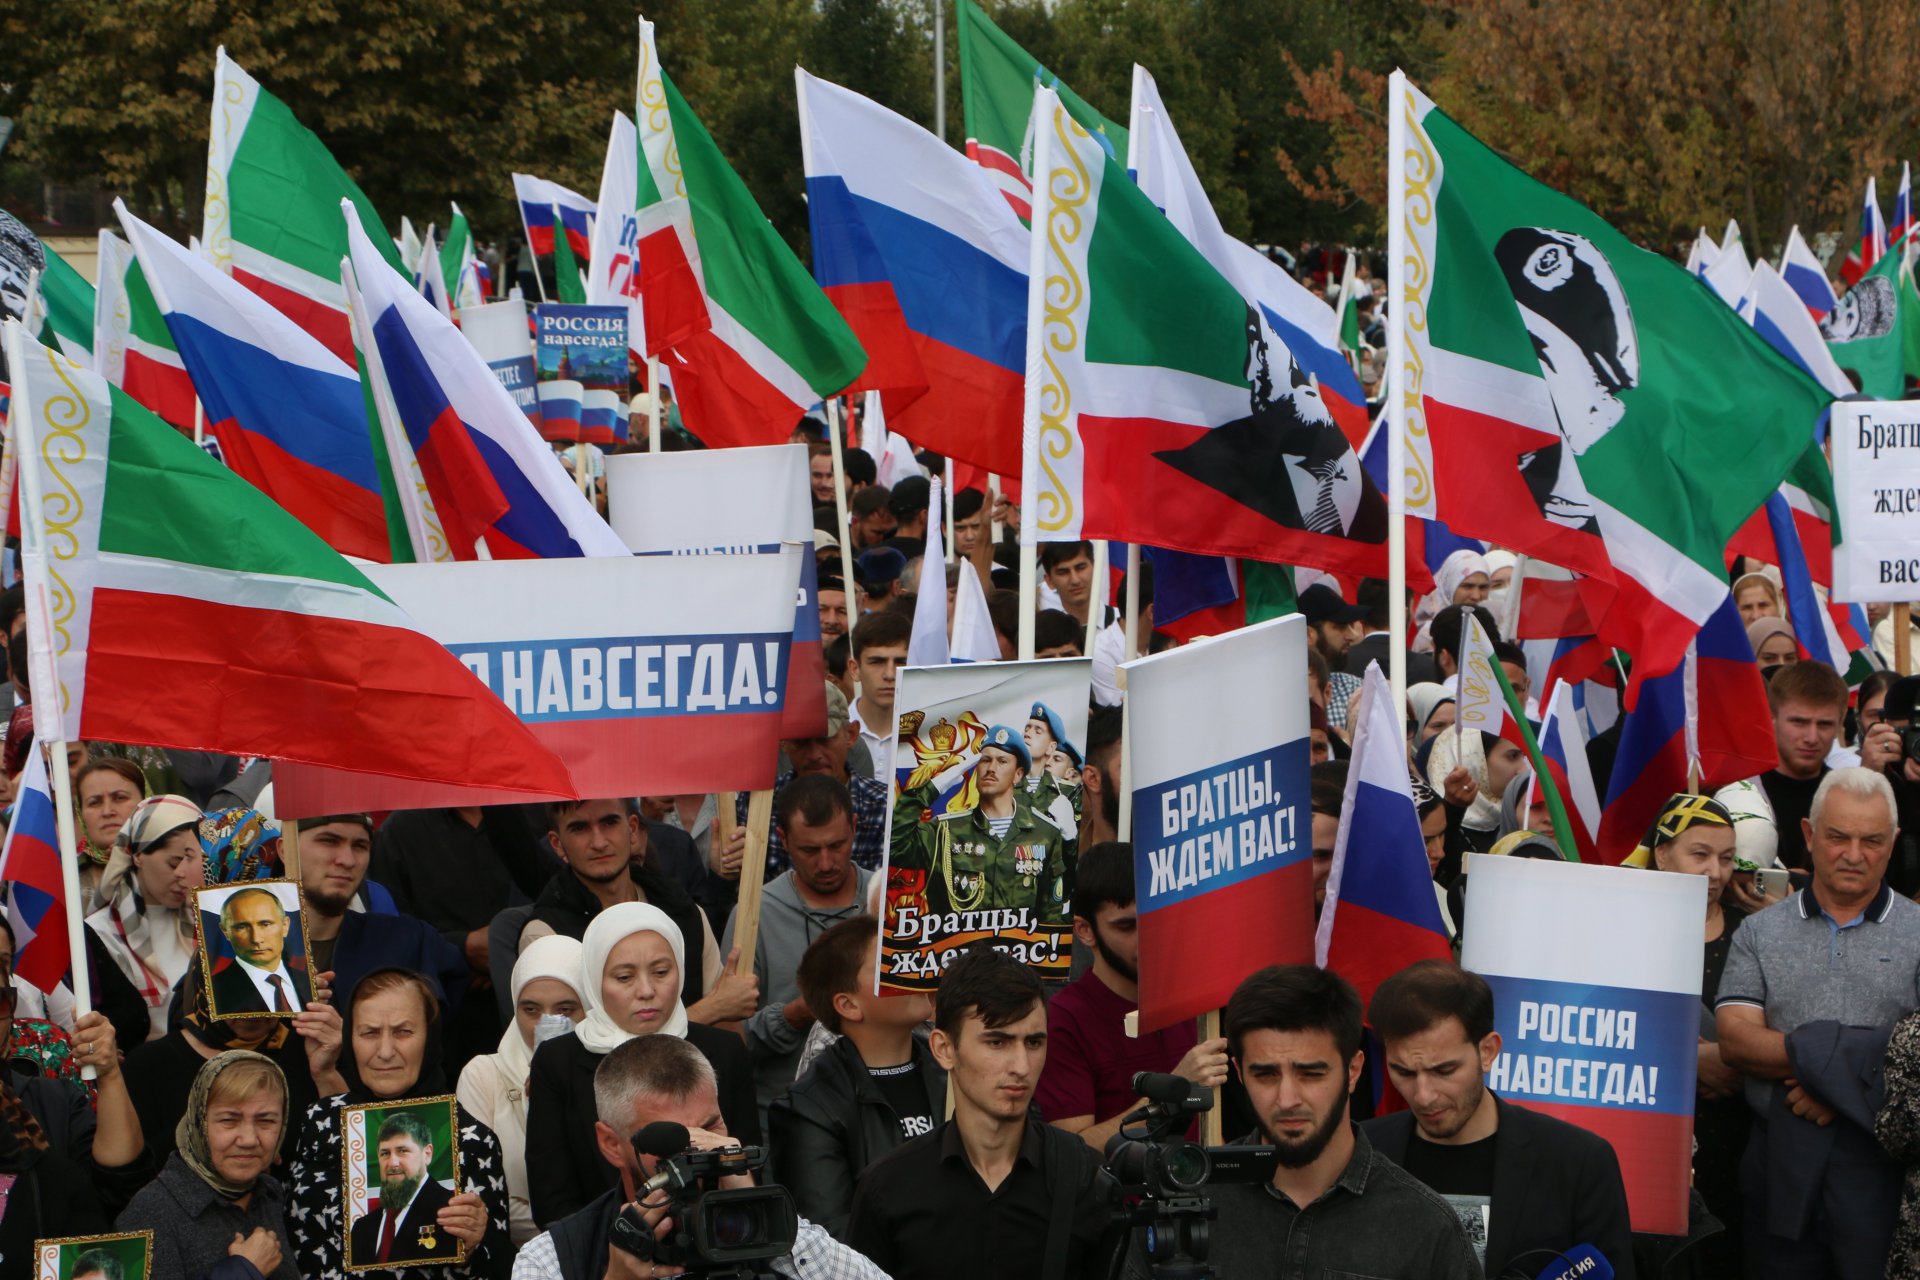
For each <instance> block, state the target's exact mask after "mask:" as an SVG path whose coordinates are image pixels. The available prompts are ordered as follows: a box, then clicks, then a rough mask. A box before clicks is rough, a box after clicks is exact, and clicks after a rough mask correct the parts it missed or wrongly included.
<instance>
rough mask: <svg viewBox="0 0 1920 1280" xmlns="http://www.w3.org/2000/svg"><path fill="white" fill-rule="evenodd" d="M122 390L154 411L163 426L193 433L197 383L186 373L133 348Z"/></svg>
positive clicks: (122, 382) (123, 377) (128, 353)
mask: <svg viewBox="0 0 1920 1280" xmlns="http://www.w3.org/2000/svg"><path fill="white" fill-rule="evenodd" d="M120 389H121V390H122V391H124V392H126V393H127V394H128V395H129V396H131V397H133V398H134V399H135V400H136V401H138V402H139V403H141V404H142V405H145V406H146V407H147V408H149V409H151V410H153V412H154V413H155V414H157V415H158V416H159V418H160V420H161V421H162V422H168V423H171V424H173V425H174V426H176V427H178V428H180V429H181V430H182V431H185V432H186V433H188V434H189V435H191V434H192V433H193V402H194V394H193V379H192V378H189V377H188V376H187V371H186V370H185V369H182V368H180V367H178V366H177V365H170V364H162V363H161V362H160V361H158V360H150V359H148V358H147V357H146V356H144V355H142V354H140V353H139V352H138V351H135V350H132V349H131V348H129V349H128V351H127V363H126V369H125V371H124V372H123V373H122V375H121V378H120Z"/></svg>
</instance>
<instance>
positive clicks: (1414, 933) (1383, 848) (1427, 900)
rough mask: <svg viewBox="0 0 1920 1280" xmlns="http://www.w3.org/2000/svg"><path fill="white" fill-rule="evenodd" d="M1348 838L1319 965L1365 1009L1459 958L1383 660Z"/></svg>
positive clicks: (1351, 773) (1319, 938) (1354, 785)
mask: <svg viewBox="0 0 1920 1280" xmlns="http://www.w3.org/2000/svg"><path fill="white" fill-rule="evenodd" d="M1358 699H1359V700H1360V701H1361V703H1362V711H1361V716H1360V723H1359V724H1358V725H1357V726H1356V727H1355V731H1354V737H1353V759H1352V761H1351V764H1350V766H1349V768H1348V770H1347V793H1346V798H1345V800H1343V801H1342V802H1341V805H1340V833H1339V835H1337V836H1336V837H1335V838H1334V845H1333V867H1332V869H1331V870H1329V871H1328V872H1327V897H1326V901H1325V903H1324V904H1323V905H1322V906H1321V908H1320V925H1319V929H1318V931H1317V932H1316V933H1315V935H1314V943H1313V945H1314V955H1315V963H1317V964H1319V966H1320V967H1321V968H1323V969H1331V970H1333V971H1334V972H1335V973H1338V974H1339V975H1340V976H1341V977H1343V978H1345V979H1346V980H1347V981H1348V982H1351V983H1352V984H1353V985H1354V989H1355V990H1357V991H1358V992H1359V993H1360V1003H1361V1005H1362V1006H1363V1007H1364V1006H1365V1005H1366V1003H1367V1001H1369V1000H1371V999H1372V998H1373V993H1374V990H1375V989H1376V988H1378V987H1379V985H1380V984H1381V983H1382V982H1385V981H1386V980H1387V979H1388V978H1390V977H1392V976H1393V975H1394V974H1396V973H1398V972H1400V970H1402V969H1404V968H1406V967H1407V966H1408V965H1410V964H1412V963H1414V962H1415V961H1417V960H1446V959H1450V958H1451V957H1452V955H1453V948H1452V945H1451V943H1450V942H1449V940H1448V938H1447V927H1446V925H1445V923H1444V922H1443V921H1442V920H1441V918H1440V902H1439V898H1438V897H1437V896H1436V895H1435V893H1434V888H1433V871H1432V864H1431V863H1429V862H1428V861H1427V846H1426V841H1425V839H1424V838H1423V837H1422V836H1421V835H1420V811H1419V810H1418V809H1417V808H1416V807H1415V806H1414V803H1413V786H1412V783H1411V781H1410V779H1409V776H1408V773H1407V737H1406V726H1405V725H1404V724H1402V723H1401V721H1400V717H1399V715H1398V714H1397V713H1396V712H1395V710H1394V700H1393V690H1392V689H1391V688H1390V687H1389V686H1388V684H1387V678H1386V677H1385V676H1384V675H1382V674H1381V673H1380V664H1379V663H1377V662H1374V663H1369V664H1368V665H1367V674H1366V677H1365V680H1364V683H1363V685H1362V691H1361V693H1360V694H1359V695H1358Z"/></svg>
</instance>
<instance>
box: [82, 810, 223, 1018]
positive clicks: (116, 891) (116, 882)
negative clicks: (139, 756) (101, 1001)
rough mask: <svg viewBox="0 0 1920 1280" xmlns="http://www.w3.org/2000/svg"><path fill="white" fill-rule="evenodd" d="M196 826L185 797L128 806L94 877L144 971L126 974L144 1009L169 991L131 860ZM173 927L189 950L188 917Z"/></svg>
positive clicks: (185, 914) (178, 918)
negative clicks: (103, 866) (103, 863)
mask: <svg viewBox="0 0 1920 1280" xmlns="http://www.w3.org/2000/svg"><path fill="white" fill-rule="evenodd" d="M199 821H200V806H199V805H197V804H195V803H194V802H193V801H191V800H189V799H187V798H186V797H185V796H151V797H149V798H148V799H145V800H142V801H141V802H140V803H139V804H138V805H136V806H134V810H133V812H132V813H131V814H130V815H128V817H127V821H126V825H124V826H122V827H121V828H120V834H119V835H118V836H116V837H114V841H113V855H112V856H111V857H110V858H108V859H107V869H106V870H105V871H104V872H102V873H101V876H100V900H101V901H102V902H104V903H105V904H106V906H107V909H108V911H109V913H110V915H111V917H112V921H113V926H114V928H115V929H117V930H118V931H119V933H120V936H121V937H122V938H124V939H126V943H127V949H128V950H129V951H131V952H133V955H134V958H135V959H136V960H138V961H139V962H140V968H141V969H142V970H143V971H144V978H143V977H142V976H141V975H136V974H128V975H127V976H128V977H129V978H131V979H133V982H134V986H135V987H137V988H138V989H139V991H140V997H141V999H143V1000H145V1001H146V1002H147V1003H148V1004H149V1005H159V1004H162V1003H164V1002H165V1000H166V995H167V991H168V989H169V988H171V987H172V986H173V983H172V982H171V981H169V980H168V978H167V975H166V974H165V973H164V972H163V971H162V969H161V965H160V962H159V960H157V959H156V958H155V957H154V947H153V922H152V920H151V919H150V918H149V917H148V915H147V904H146V900H145V899H143V898H142V897H141V896H140V877H139V875H138V874H137V872H136V868H135V867H134V864H133V858H134V855H135V854H140V853H146V852H147V851H149V850H151V849H153V848H154V847H155V846H157V845H158V844H160V843H161V842H162V841H163V840H165V839H166V838H167V837H168V836H171V835H172V834H173V833H174V832H176V831H180V830H184V829H190V828H192V827H193V825H194V824H195V823H197V822H199ZM173 927H174V928H175V929H177V930H178V931H179V933H180V938H181V940H182V941H183V942H185V943H186V944H187V945H188V946H189V947H191V946H192V944H193V918H192V913H191V912H189V911H181V912H179V913H178V914H177V915H176V917H175V919H174V923H173Z"/></svg>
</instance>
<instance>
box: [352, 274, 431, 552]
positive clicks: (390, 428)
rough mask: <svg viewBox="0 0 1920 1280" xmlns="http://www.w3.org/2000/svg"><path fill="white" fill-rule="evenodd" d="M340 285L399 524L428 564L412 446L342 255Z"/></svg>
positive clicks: (363, 304)
mask: <svg viewBox="0 0 1920 1280" xmlns="http://www.w3.org/2000/svg"><path fill="white" fill-rule="evenodd" d="M340 287H341V289H342V290H343V291H344V292H345V293H346V295H347V327H348V328H349V329H351V330H352V332H353V341H354V344H355V345H356V346H358V347H359V348H360V358H361V359H362V360H365V361H366V362H367V388H368V390H369V391H371V392H372V399H373V412H374V418H375V419H376V421H375V424H374V425H375V426H376V427H378V428H379V431H380V436H381V439H382V440H384V441H385V443H386V446H387V470H388V471H389V472H390V473H391V474H392V477H393V496H394V500H395V501H396V502H398V503H399V504H400V519H401V523H402V524H404V525H405V526H406V530H407V541H408V542H410V543H411V544H412V545H413V559H414V563H415V564H429V563H431V562H432V561H433V560H434V554H433V543H432V540H431V539H430V538H429V537H428V535H427V521H426V514H425V512H423V511H422V510H421V509H420V493H419V491H418V490H417V489H415V488H414V486H413V465H412V463H413V449H412V447H411V446H410V445H409V444H408V442H407V438H406V430H405V428H403V427H402V426H401V425H400V411H399V409H398V408H397V407H396V406H395V405H394V403H393V388H392V387H390V386H389V385H388V384H387V374H386V367H385V366H384V365H383V364H382V362H381V360H380V349H379V347H377V346H375V345H374V340H373V334H372V333H371V332H370V331H369V330H368V328H367V326H366V324H365V323H363V322H364V321H365V320H367V319H369V318H370V317H368V316H367V314H366V309H367V304H366V302H365V300H364V299H362V298H361V296H360V289H359V285H358V282H357V281H356V280H355V279H354V275H353V262H352V260H351V259H348V258H344V257H343V258H341V259H340ZM449 558H451V556H449Z"/></svg>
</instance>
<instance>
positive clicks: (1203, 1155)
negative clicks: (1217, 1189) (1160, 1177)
mask: <svg viewBox="0 0 1920 1280" xmlns="http://www.w3.org/2000/svg"><path fill="white" fill-rule="evenodd" d="M1208 1165H1209V1161H1208V1160H1207V1152H1206V1149H1205V1148H1204V1147H1200V1146H1196V1145H1195V1144H1193V1143H1191V1142H1183V1143H1181V1144H1180V1145H1179V1146H1176V1147H1169V1148H1167V1151H1166V1178H1167V1181H1168V1182H1170V1183H1172V1184H1173V1185H1174V1186H1176V1187H1182V1188H1185V1189H1187V1190H1192V1189H1193V1188H1195V1187H1200V1186H1204V1185H1206V1181H1207V1168H1208Z"/></svg>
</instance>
